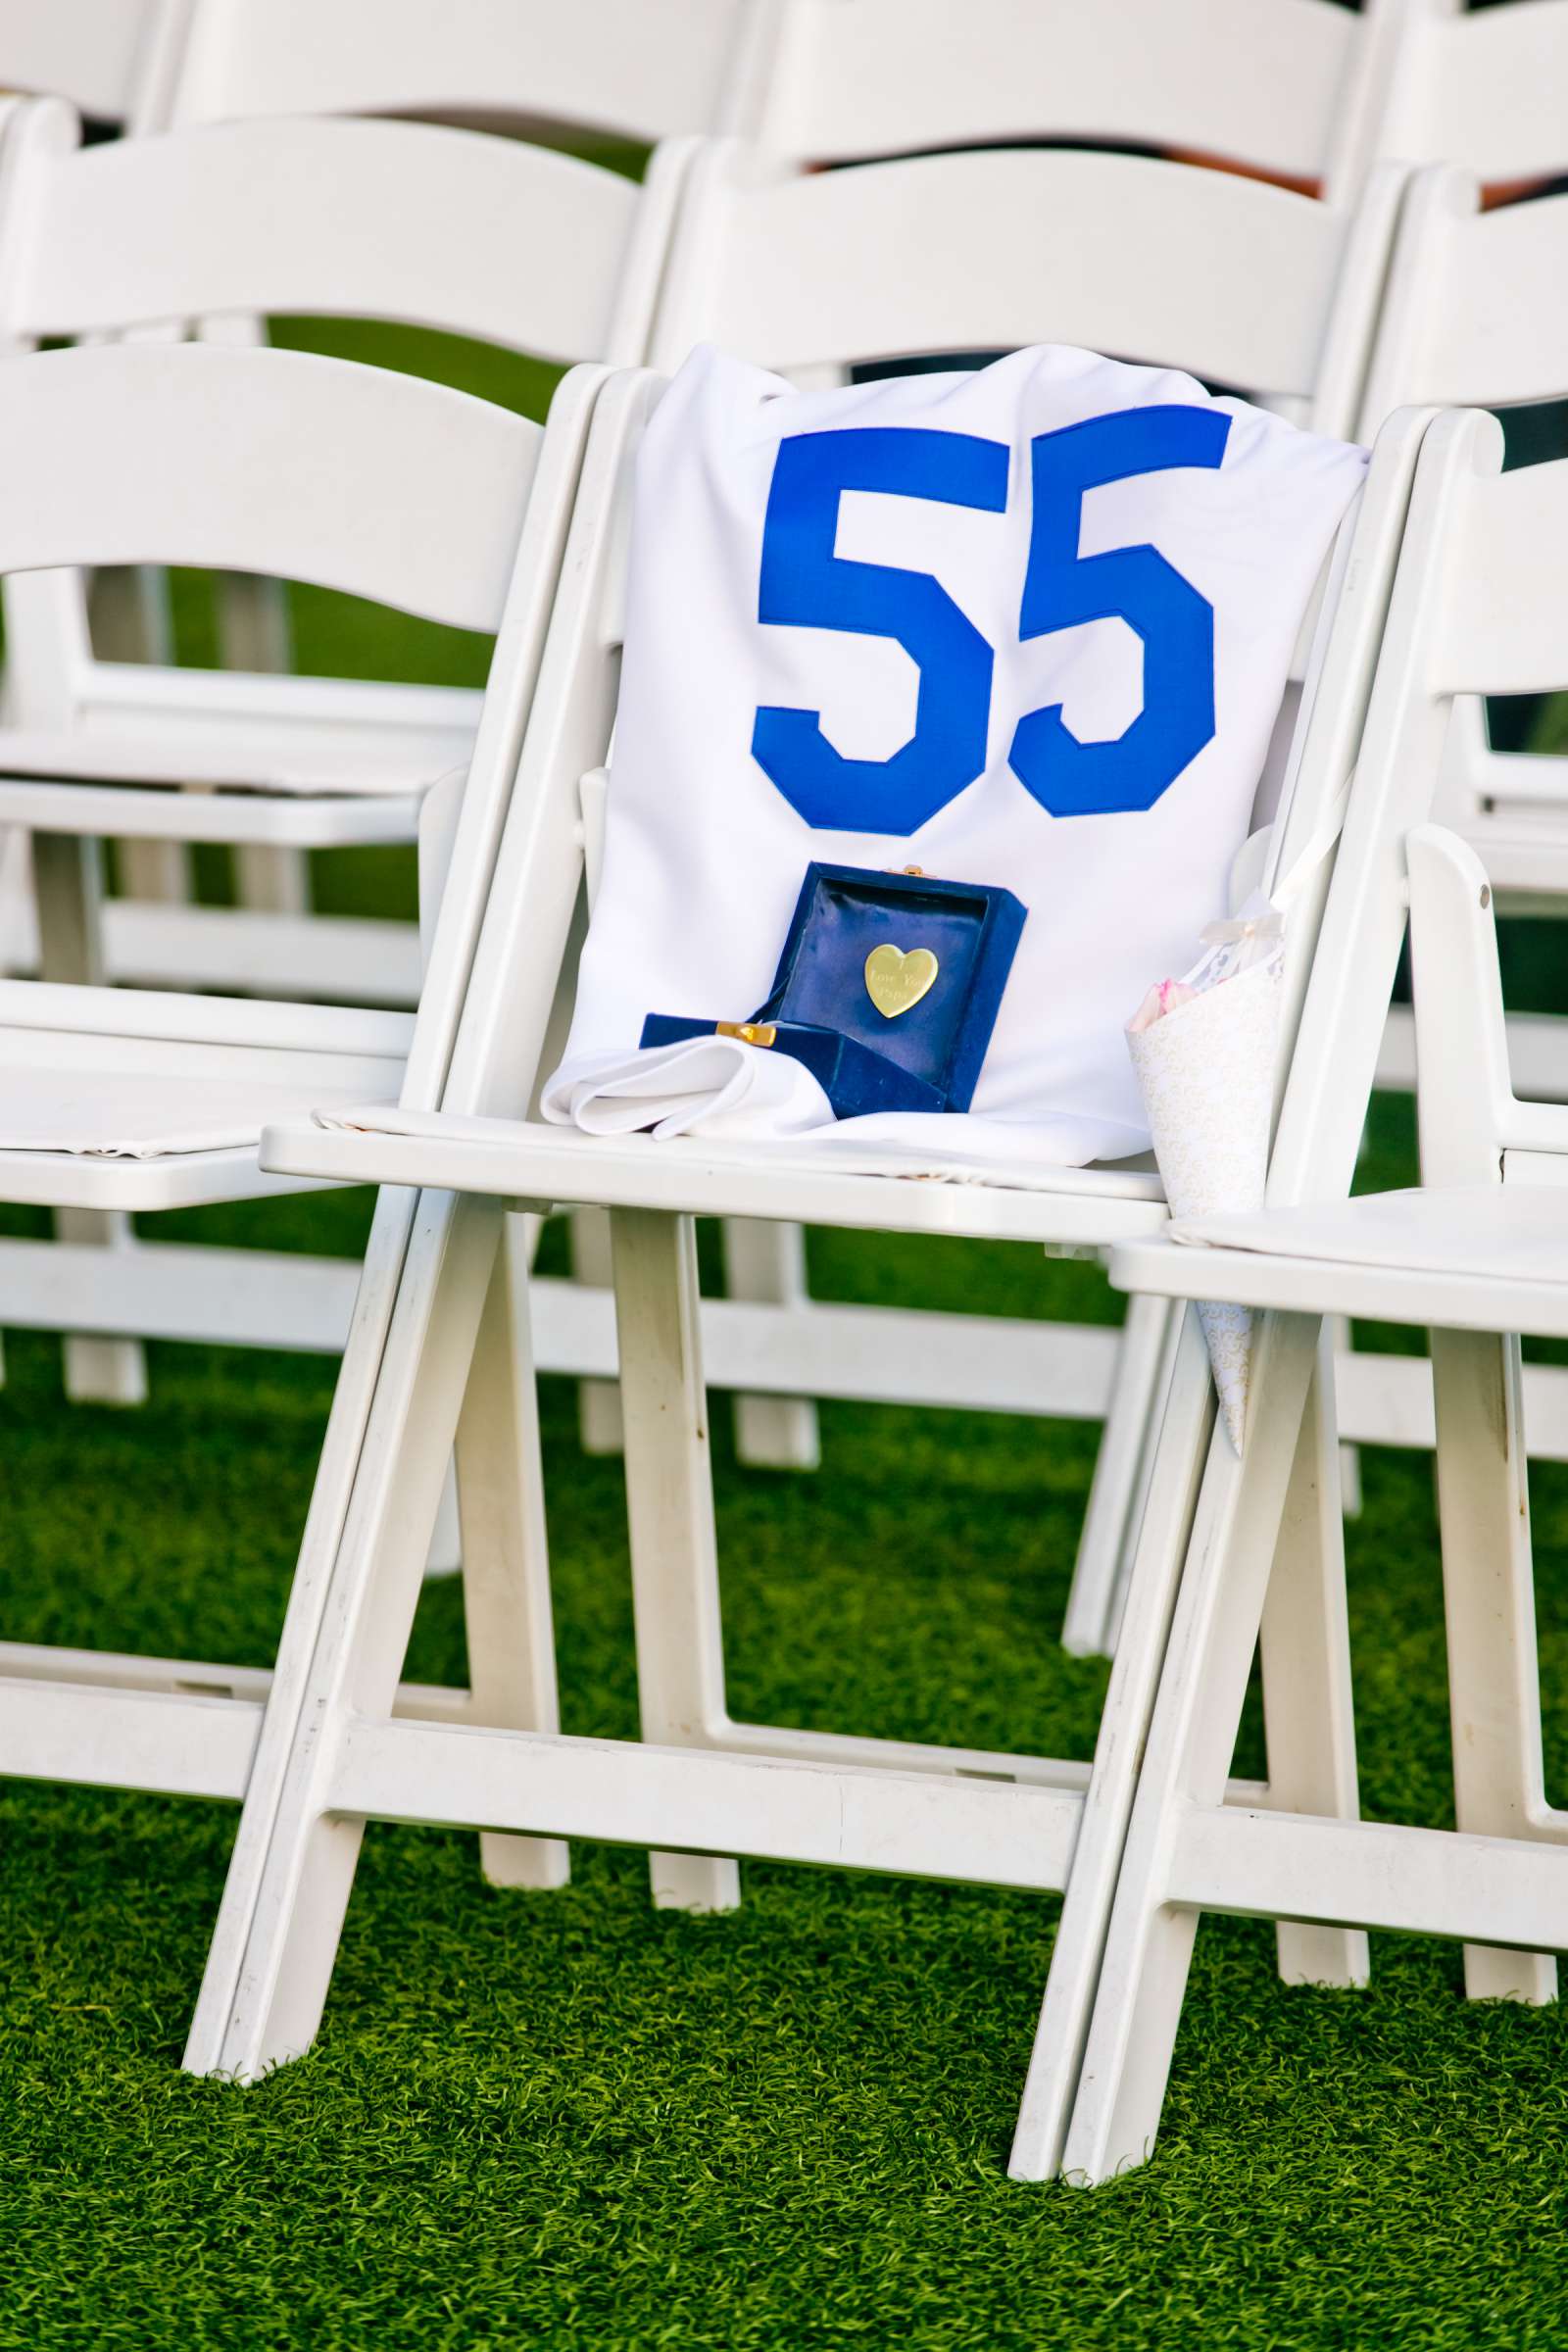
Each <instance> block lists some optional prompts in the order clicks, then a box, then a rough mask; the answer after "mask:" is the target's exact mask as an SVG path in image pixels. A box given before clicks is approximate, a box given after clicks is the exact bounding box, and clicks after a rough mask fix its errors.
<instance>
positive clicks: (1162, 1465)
mask: <svg viewBox="0 0 1568 2352" xmlns="http://www.w3.org/2000/svg"><path fill="white" fill-rule="evenodd" d="M1213 1417H1214V1395H1213V1388H1212V1385H1211V1383H1210V1380H1209V1372H1208V1351H1207V1348H1205V1346H1204V1343H1203V1335H1202V1330H1201V1326H1200V1324H1199V1320H1198V1315H1197V1312H1196V1310H1195V1309H1193V1308H1191V1307H1189V1308H1188V1309H1187V1310H1186V1311H1185V1313H1182V1314H1179V1315H1178V1318H1177V1323H1176V1338H1175V1346H1174V1355H1173V1365H1172V1373H1171V1379H1170V1383H1169V1396H1168V1398H1167V1402H1166V1407H1165V1411H1164V1415H1163V1418H1162V1421H1161V1426H1160V1433H1159V1444H1158V1447H1157V1450H1156V1452H1155V1456H1154V1462H1153V1470H1152V1478H1151V1480H1150V1486H1149V1496H1148V1503H1147V1507H1146V1509H1145V1511H1144V1515H1143V1521H1142V1525H1141V1528H1140V1530H1139V1537H1138V1544H1137V1549H1136V1553H1135V1556H1134V1560H1133V1569H1132V1577H1131V1582H1130V1585H1129V1589H1128V1595H1127V1607H1126V1612H1125V1615H1124V1617H1123V1621H1122V1637H1121V1640H1120V1641H1119V1642H1117V1644H1116V1649H1115V1653H1114V1660H1113V1663H1112V1665H1111V1670H1110V1684H1109V1688H1108V1690H1107V1691H1106V1693H1105V1705H1104V1710H1103V1714H1102V1716H1101V1719H1100V1737H1099V1739H1098V1740H1097V1741H1096V1743H1095V1761H1094V1768H1093V1771H1092V1772H1091V1774H1090V1780H1089V1788H1088V1790H1087V1791H1086V1793H1085V1797H1084V1810H1083V1818H1082V1821H1081V1822H1080V1824H1079V1829H1078V1836H1077V1838H1076V1840H1075V1841H1074V1845H1073V1855H1072V1870H1071V1874H1070V1876H1069V1878H1068V1881H1067V1888H1066V1894H1065V1897H1064V1900H1063V1902H1062V1907H1061V1924H1060V1926H1059V1927H1058V1928H1057V1930H1056V1939H1055V1943H1054V1946H1053V1948H1052V1954H1051V1972H1050V1975H1049V1977H1048V1978H1047V1980H1046V1994H1045V2002H1044V2005H1043V2007H1042V2009H1041V2013H1040V2023H1039V2026H1038V2028H1037V2030H1036V2033H1035V2040H1034V2048H1033V2051H1032V2053H1031V2055H1030V2060H1029V2073H1028V2077H1027V2079H1026V2081H1025V2083H1024V2093H1023V2101H1022V2104H1021V2106H1020V2108H1019V2111H1018V2124H1017V2130H1016V2131H1015V2133H1014V2137H1013V2143H1012V2154H1011V2157H1010V2159H1009V2161H1008V2167H1007V2169H1008V2171H1009V2172H1010V2174H1011V2175H1012V2178H1013V2179H1014V2180H1050V2179H1051V2178H1052V2177H1053V2175H1054V2173H1055V2171H1056V2169H1057V2166H1058V2165H1059V2163H1060V2162H1061V2154H1062V2146H1063V2142H1064V2140H1065V2138H1066V2133H1067V2128H1068V2125H1069V2123H1070V2121H1071V2119H1072V2115H1073V2112H1074V2102H1075V2098H1076V2094H1077V2090H1078V2082H1079V2069H1080V2066H1081V2063H1082V2060H1083V2054H1084V2044H1085V2040H1086V2037H1087V2035H1088V2033H1089V2027H1090V2020H1091V2016H1092V2014H1093V2011H1094V2004H1095V1993H1096V1987H1097V1985H1098V1984H1099V1981H1100V1970H1101V1958H1102V1954H1103V1950H1104V1944H1105V1930H1106V1923H1107V1921H1108V1920H1109V1918H1110V1909H1111V1901H1112V1898H1113V1896H1114V1894H1115V1891H1116V1886H1117V1874H1118V1871H1119V1869H1120V1866H1121V1858H1122V1848H1123V1844H1124V1842H1125V1839H1126V1836H1127V1825H1128V1819H1129V1816H1130V1814H1131V1812H1132V1808H1133V1801H1134V1797H1135V1794H1136V1791H1137V1786H1138V1771H1139V1760H1140V1758H1141V1757H1142V1755H1143V1752H1144V1742H1145V1740H1146V1739H1147V1737H1148V1733H1149V1720H1150V1712H1151V1709H1152V1706H1153V1703H1154V1694H1155V1691H1156V1689H1157V1688H1158V1684H1159V1676H1160V1666H1161V1661H1162V1659H1163V1657H1164V1654H1165V1642H1166V1638H1167V1635H1168V1632H1169V1627H1170V1618H1171V1607H1172V1602H1173V1599H1174V1596H1175V1593H1176V1586H1177V1580H1178V1578H1179V1577H1180V1575H1181V1570H1182V1562H1183V1559H1184V1558H1185V1556H1186V1552H1187V1545H1188V1539H1189V1535H1190V1532H1191V1528H1192V1523H1193V1511H1194V1507H1195V1504H1196V1500H1197V1494H1198V1482H1199V1478H1200V1475H1201V1470H1202V1464H1203V1453H1204V1446H1205V1443H1206V1441H1207V1438H1208V1433H1209V1431H1210V1429H1211V1428H1212V1425H1213Z"/></svg>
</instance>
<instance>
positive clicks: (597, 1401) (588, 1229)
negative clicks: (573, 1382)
mask: <svg viewBox="0 0 1568 2352" xmlns="http://www.w3.org/2000/svg"><path fill="white" fill-rule="evenodd" d="M570 1230H571V1271H572V1275H573V1278H574V1279H575V1280H576V1281H578V1282H583V1283H586V1284H587V1285H588V1287H589V1289H590V1290H595V1291H608V1290H609V1289H610V1287H611V1283H612V1281H613V1271H612V1267H611V1252H610V1219H609V1217H608V1215H607V1214H606V1212H605V1211H604V1210H603V1209H602V1208H574V1209H573V1210H572V1211H571V1215H570ZM577 1436H578V1441H579V1443H580V1444H581V1446H582V1449H583V1451H584V1453H600V1454H605V1453H619V1451H620V1449H621V1446H622V1444H623V1443H624V1430H623V1426H622V1422H621V1410H620V1390H619V1389H618V1388H617V1387H616V1385H615V1383H614V1382H613V1380H580V1381H579V1382H578V1383H577Z"/></svg>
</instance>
